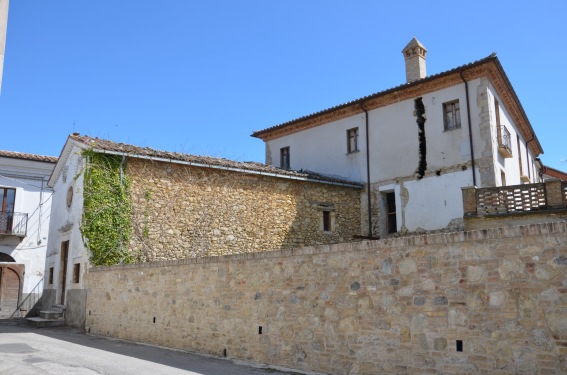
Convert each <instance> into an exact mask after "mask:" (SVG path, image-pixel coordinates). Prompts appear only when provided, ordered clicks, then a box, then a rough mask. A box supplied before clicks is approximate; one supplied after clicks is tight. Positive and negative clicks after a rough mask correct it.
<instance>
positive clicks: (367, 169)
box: [360, 103, 372, 238]
mask: <svg viewBox="0 0 567 375" xmlns="http://www.w3.org/2000/svg"><path fill="white" fill-rule="evenodd" d="M360 108H361V109H362V110H363V111H364V114H365V116H364V118H365V121H366V128H365V132H366V181H367V188H366V194H367V197H366V199H367V201H368V237H369V238H372V194H371V192H370V139H369V138H370V137H369V136H368V111H367V110H366V108H364V105H363V104H362V103H360Z"/></svg>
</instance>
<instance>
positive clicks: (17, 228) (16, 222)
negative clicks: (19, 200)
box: [0, 211, 28, 237]
mask: <svg viewBox="0 0 567 375" xmlns="http://www.w3.org/2000/svg"><path fill="white" fill-rule="evenodd" d="M27 231H28V214H27V213H23V212H3V211H0V235H11V236H18V237H25V236H26V233H27Z"/></svg>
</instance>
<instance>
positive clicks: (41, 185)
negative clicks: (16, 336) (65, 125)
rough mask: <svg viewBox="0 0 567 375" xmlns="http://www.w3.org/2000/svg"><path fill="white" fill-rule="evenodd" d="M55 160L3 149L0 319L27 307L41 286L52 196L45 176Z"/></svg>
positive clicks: (0, 163) (0, 153) (0, 169)
mask: <svg viewBox="0 0 567 375" xmlns="http://www.w3.org/2000/svg"><path fill="white" fill-rule="evenodd" d="M56 162H57V158H54V157H50V156H40V155H31V154H23V153H18V152H11V151H0V318H8V317H10V316H11V315H12V314H13V313H14V312H15V311H16V310H17V309H18V308H19V307H20V305H21V304H22V303H23V305H22V306H21V308H22V309H23V310H27V309H28V308H30V307H32V306H33V304H34V303H35V302H36V301H37V296H38V295H39V294H41V291H42V289H43V281H44V277H45V275H44V270H45V253H46V249H47V233H48V230H49V220H50V212H51V195H52V190H51V189H50V188H48V187H47V180H48V178H49V176H50V175H51V172H52V171H53V168H54V167H55V163H56ZM30 293H31V294H32V295H31V296H28V295H30ZM26 298H27V299H26ZM17 315H18V316H19V311H18V312H17Z"/></svg>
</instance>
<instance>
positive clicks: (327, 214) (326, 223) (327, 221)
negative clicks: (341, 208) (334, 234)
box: [323, 211, 333, 232]
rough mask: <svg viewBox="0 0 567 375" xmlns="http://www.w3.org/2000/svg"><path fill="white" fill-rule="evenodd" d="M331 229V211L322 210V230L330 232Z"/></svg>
mask: <svg viewBox="0 0 567 375" xmlns="http://www.w3.org/2000/svg"><path fill="white" fill-rule="evenodd" d="M332 230H333V228H332V224H331V211H323V232H331V231H332Z"/></svg>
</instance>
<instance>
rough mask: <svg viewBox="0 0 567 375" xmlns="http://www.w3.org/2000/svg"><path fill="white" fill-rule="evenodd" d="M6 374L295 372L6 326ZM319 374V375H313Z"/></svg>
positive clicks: (1, 344) (1, 341)
mask: <svg viewBox="0 0 567 375" xmlns="http://www.w3.org/2000/svg"><path fill="white" fill-rule="evenodd" d="M0 374H2V375H4V374H6V375H7V374H10V375H14V374H17V375H28V374H57V375H66V374H72V375H101V374H104V375H113V374H120V375H123V374H133V375H142V374H152V375H160V374H168V375H177V374H179V375H182V374H183V375H274V374H275V375H284V374H287V375H289V374H298V372H293V371H291V370H289V371H286V369H280V368H277V369H275V368H268V367H265V366H261V365H257V364H253V363H248V362H243V361H235V360H230V359H223V358H217V357H212V356H205V355H200V354H194V353H188V352H183V351H177V350H170V349H165V348H159V347H154V346H148V345H141V344H136V343H132V342H128V341H123V340H115V339H109V338H104V337H99V336H91V335H86V334H84V333H81V332H79V331H77V330H74V329H71V328H68V327H57V328H39V329H38V328H31V327H27V326H26V325H25V322H23V321H19V322H18V321H6V320H1V321H0ZM311 374H314V373H311Z"/></svg>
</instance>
